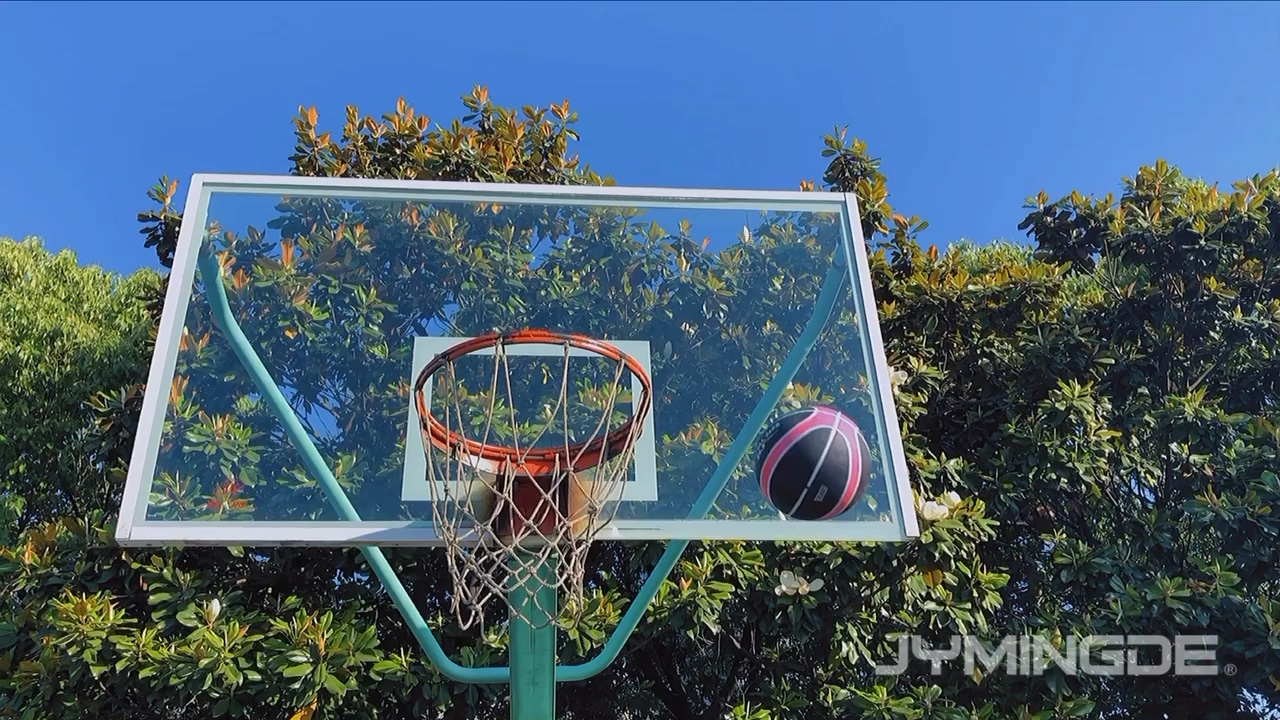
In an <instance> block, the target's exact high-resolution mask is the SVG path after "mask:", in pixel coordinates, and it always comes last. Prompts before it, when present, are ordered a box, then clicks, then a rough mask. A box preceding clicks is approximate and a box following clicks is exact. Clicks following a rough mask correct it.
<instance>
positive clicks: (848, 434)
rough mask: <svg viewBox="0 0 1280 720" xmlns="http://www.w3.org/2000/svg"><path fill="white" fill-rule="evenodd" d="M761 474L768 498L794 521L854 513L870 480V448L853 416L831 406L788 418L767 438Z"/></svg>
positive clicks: (762, 446) (797, 412)
mask: <svg viewBox="0 0 1280 720" xmlns="http://www.w3.org/2000/svg"><path fill="white" fill-rule="evenodd" d="M756 474H757V475H758V476H759V478H760V489H761V490H763V491H764V496H765V497H766V498H768V499H769V502H770V503H773V506H774V507H776V508H777V509H778V511H779V512H781V513H782V514H783V515H786V516H787V517H789V518H793V519H795V520H830V519H832V518H835V517H839V516H840V515H841V514H843V513H845V512H846V511H848V509H849V508H851V507H853V505H854V503H856V502H857V501H858V498H860V497H861V496H862V493H863V492H864V491H865V490H866V488H867V484H868V481H869V479H870V476H871V447H870V446H869V445H868V444H867V439H866V438H865V437H864V436H863V434H862V431H861V430H859V429H858V425H857V423H855V422H854V421H853V420H852V419H851V418H850V417H849V416H848V415H845V414H844V413H842V412H840V411H839V410H836V409H835V408H832V407H828V406H826V405H815V406H812V407H807V408H803V409H800V410H795V411H792V412H789V413H787V414H785V415H783V416H782V417H780V418H778V419H777V420H776V421H774V423H773V425H771V426H770V427H769V428H768V429H767V430H766V431H765V433H764V439H763V440H762V441H761V444H760V456H759V458H757V460H756Z"/></svg>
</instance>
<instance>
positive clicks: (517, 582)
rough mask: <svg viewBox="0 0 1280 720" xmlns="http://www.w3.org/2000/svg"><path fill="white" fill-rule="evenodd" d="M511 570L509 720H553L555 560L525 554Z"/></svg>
mask: <svg viewBox="0 0 1280 720" xmlns="http://www.w3.org/2000/svg"><path fill="white" fill-rule="evenodd" d="M510 567H511V586H510V589H509V590H508V594H509V597H508V599H509V600H510V605H511V615H510V619H511V621H510V623H509V625H508V638H509V642H510V645H511V649H510V656H511V657H510V660H511V720H555V716H556V626H555V624H554V622H555V619H556V617H557V615H558V612H557V609H558V599H559V598H558V594H557V592H556V568H555V558H554V556H551V557H538V556H537V555H534V554H532V553H526V554H524V555H517V556H516V557H514V558H512V560H511V565H510Z"/></svg>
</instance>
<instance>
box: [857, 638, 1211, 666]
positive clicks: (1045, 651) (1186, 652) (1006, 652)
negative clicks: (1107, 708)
mask: <svg viewBox="0 0 1280 720" xmlns="http://www.w3.org/2000/svg"><path fill="white" fill-rule="evenodd" d="M1217 655H1218V636H1217V635H1175V636H1173V637H1166V636H1163V635H1091V636H1087V637H1075V636H1069V637H1065V638H1064V637H1061V636H1058V637H1056V638H1055V637H1051V636H1048V635H1009V636H1006V637H1004V638H1001V639H1000V640H998V641H992V640H983V639H981V638H978V637H976V636H972V635H953V636H951V639H950V642H949V644H946V645H942V644H936V645H931V644H930V643H929V642H928V641H927V640H925V639H924V638H921V637H919V636H914V635H903V636H900V637H899V638H898V643H897V655H896V657H895V658H893V660H892V662H890V663H888V664H878V665H875V670H876V674H878V675H900V674H902V673H904V672H906V671H907V668H908V667H909V666H910V664H911V661H912V660H916V661H919V662H927V663H929V670H930V672H931V673H932V674H934V675H938V674H941V673H942V668H943V665H944V664H952V663H962V664H963V669H964V672H965V673H966V674H968V675H973V674H975V671H977V672H981V673H982V674H983V675H988V674H991V673H993V672H1005V673H1008V674H1010V675H1040V674H1043V673H1044V671H1045V670H1047V669H1048V668H1050V667H1057V668H1059V669H1060V670H1061V671H1062V672H1063V673H1065V674H1067V675H1217V674H1218V673H1219V672H1222V673H1225V674H1227V675H1233V674H1235V667H1234V666H1232V665H1226V666H1222V667H1220V666H1219V665H1218V657H1217Z"/></svg>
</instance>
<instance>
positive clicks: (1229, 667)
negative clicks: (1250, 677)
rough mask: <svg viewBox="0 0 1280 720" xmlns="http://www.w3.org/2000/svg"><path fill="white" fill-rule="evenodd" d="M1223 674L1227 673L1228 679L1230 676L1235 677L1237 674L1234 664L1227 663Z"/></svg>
mask: <svg viewBox="0 0 1280 720" xmlns="http://www.w3.org/2000/svg"><path fill="white" fill-rule="evenodd" d="M1222 672H1224V673H1226V675H1227V677H1230V676H1232V675H1235V674H1236V666H1235V665H1234V664H1233V663H1227V664H1226V665H1225V666H1224V667H1223V668H1222Z"/></svg>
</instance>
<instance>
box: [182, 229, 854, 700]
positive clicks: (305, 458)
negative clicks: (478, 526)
mask: <svg viewBox="0 0 1280 720" xmlns="http://www.w3.org/2000/svg"><path fill="white" fill-rule="evenodd" d="M199 264H200V277H201V279H202V280H203V281H204V286H205V291H206V293H207V295H208V300H209V305H210V308H211V310H212V312H213V316H214V318H215V319H216V320H217V322H218V325H219V326H220V327H221V328H222V331H223V332H224V333H225V334H226V336H227V340H228V341H229V342H230V344H231V348H232V350H233V351H234V352H235V354H236V356H237V357H238V358H239V359H240V362H241V363H242V364H243V365H244V367H245V369H246V370H247V371H248V373H249V376H250V377H251V378H252V379H253V382H254V384H255V385H256V386H257V387H258V390H259V392H261V393H262V397H263V399H264V400H265V401H266V403H267V405H268V406H269V407H270V408H271V411H272V412H273V413H274V414H275V415H276V417H277V418H278V419H279V420H280V423H281V425H283V427H284V431H285V434H286V435H287V436H288V437H289V441H290V442H291V443H292V444H293V446H294V447H295V448H296V449H297V450H298V452H299V453H300V454H301V456H302V462H303V464H304V465H305V466H306V468H307V471H308V472H310V473H311V475H312V476H313V477H315V478H316V480H317V481H318V482H319V483H320V486H321V487H322V488H323V489H324V492H325V494H326V495H327V496H328V498H329V502H330V503H332V505H333V507H334V509H335V510H336V511H337V512H338V515H339V516H340V517H341V518H342V519H343V520H345V521H348V522H360V515H359V513H358V512H357V511H356V509H355V506H353V505H352V504H351V501H350V500H349V499H348V498H347V495H346V493H345V492H344V491H343V489H342V487H341V486H340V485H339V484H338V481H337V479H336V478H334V476H333V472H332V471H331V470H330V469H329V466H328V464H327V463H325V461H324V459H323V458H322V457H321V455H320V451H319V450H318V449H316V446H315V443H313V442H312V441H311V438H310V437H309V436H308V435H307V431H306V429H305V428H303V426H302V423H301V422H300V421H299V420H298V417H297V415H296V414H295V413H294V411H293V408H291V407H290V406H289V403H288V401H287V400H286V399H285V397H284V394H283V393H282V392H281V391H280V387H279V385H278V384H277V383H276V381H275V380H274V379H272V377H271V373H270V372H269V371H268V370H267V368H266V366H265V365H263V363H262V359H261V358H259V357H258V354H257V352H255V351H254V349H253V345H252V344H251V343H250V342H249V339H248V338H247V337H245V334H244V331H243V330H242V329H241V328H240V325H239V324H238V323H237V322H236V319H235V317H234V315H232V313H231V306H230V304H229V302H228V300H227V294H226V288H225V287H224V286H223V283H222V269H221V267H220V266H219V264H218V260H217V258H216V257H215V256H214V255H212V254H210V253H208V252H201V253H200V258H199ZM848 275H849V272H848V268H847V267H846V264H845V259H844V256H843V254H842V253H840V252H837V253H836V261H835V262H833V263H832V266H831V267H830V268H829V269H828V271H827V275H826V278H825V279H824V280H823V283H822V290H821V292H820V293H819V295H818V299H817V302H816V303H815V304H814V309H813V315H812V316H811V317H810V318H809V322H808V324H806V325H805V328H804V331H803V332H802V333H801V334H800V337H799V339H798V340H797V342H796V345H795V347H793V348H792V349H791V352H790V354H788V355H787V358H786V360H785V361H783V363H782V367H781V368H779V370H778V373H777V374H776V375H775V376H774V378H773V380H772V381H771V382H770V383H769V387H768V388H767V389H766V390H765V392H764V395H763V396H762V397H761V398H760V400H759V402H757V403H756V406H755V409H754V410H752V411H751V414H750V415H749V416H748V417H747V421H746V423H745V424H744V426H743V428H742V431H741V432H739V433H738V436H737V437H736V438H735V439H734V441H733V443H732V444H731V445H730V446H729V449H728V450H727V451H726V452H725V455H724V458H723V459H721V461H720V464H719V465H718V466H717V467H716V471H715V473H714V474H712V476H711V479H710V480H709V481H708V482H707V486H706V488H705V489H704V490H703V491H702V494H701V495H700V496H699V497H698V499H697V501H695V502H694V504H693V508H692V509H691V510H690V513H689V517H690V518H692V519H696V518H701V517H704V516H705V515H706V514H707V512H708V511H709V510H710V509H711V507H712V505H714V504H715V501H716V498H717V497H718V496H719V495H720V492H721V491H722V490H723V489H724V486H725V485H726V484H727V483H728V482H729V477H730V475H732V473H733V470H734V468H735V467H736V466H737V465H738V463H739V462H740V461H741V460H742V458H743V457H744V456H746V454H747V451H748V450H750V448H751V444H752V443H753V442H755V439H756V436H757V435H758V434H759V433H760V431H761V430H762V429H763V428H764V425H765V423H766V422H767V421H768V419H769V414H770V413H771V412H773V408H774V407H775V406H776V405H777V404H778V401H779V400H781V399H782V394H783V392H784V391H785V389H786V387H787V384H788V383H790V382H791V380H792V379H793V378H794V377H795V375H796V373H797V372H798V371H799V370H800V366H801V365H802V364H803V363H804V360H805V358H806V357H807V356H808V355H809V352H810V351H811V350H812V349H813V347H814V345H816V344H817V342H818V338H819V336H821V334H822V330H823V328H825V327H826V325H827V322H828V321H829V320H830V317H831V314H832V312H833V311H834V309H835V307H836V301H837V300H838V299H839V297H840V293H841V291H842V290H843V288H844V283H845V281H846V279H847V278H848ZM689 542H690V541H689V540H672V541H671V542H670V543H668V545H667V548H666V551H664V552H663V554H662V557H661V558H659V560H658V563H657V565H655V566H654V569H653V572H652V573H650V574H649V577H648V578H647V579H646V580H645V582H644V585H643V586H641V588H640V590H639V592H638V593H636V597H635V599H634V600H632V602H631V604H630V605H629V606H628V607H627V611H626V613H625V614H624V615H623V616H622V619H621V621H619V623H618V627H617V628H615V629H614V632H613V633H612V634H611V635H610V636H609V639H608V640H607V641H606V642H605V644H604V647H603V648H601V650H600V654H599V655H597V656H596V657H594V658H592V659H591V660H589V661H587V662H584V663H580V664H577V665H563V666H557V667H556V673H555V679H556V682H575V681H580V680H586V679H587V678H590V677H592V676H595V675H597V674H599V673H600V672H602V671H603V670H604V669H605V668H607V667H608V666H609V665H610V664H611V663H612V662H613V661H614V660H615V659H617V657H618V655H619V654H620V653H621V652H622V648H623V646H625V645H626V643H627V640H628V639H629V638H630V637H631V633H632V632H634V631H635V629H636V627H637V626H638V625H639V624H640V619H641V618H642V617H643V616H644V613H645V611H646V610H647V609H648V606H649V603H650V602H652V601H653V598H654V597H655V596H656V595H657V594H658V589H659V588H660V587H661V585H662V582H663V581H664V580H666V578H667V576H668V575H670V573H671V571H672V570H673V569H674V568H675V565H676V562H677V561H679V559H680V555H681V554H682V553H683V552H684V550H685V548H687V547H688V546H689ZM360 552H361V553H362V554H363V555H364V557H365V560H366V561H367V562H368V563H369V567H370V569H372V570H373V574H374V575H375V576H376V577H377V578H378V581H379V582H381V583H382V586H383V587H384V588H386V591H387V594H388V595H389V596H390V597H391V602H392V603H393V604H394V605H395V606H396V609H397V610H399V611H400V614H401V615H402V616H403V617H404V620H405V623H406V624H407V625H408V626H409V630H410V632H412V633H413V636H414V637H415V638H417V640H418V644H419V645H421V646H422V649H423V651H424V652H426V654H427V658H428V659H429V660H431V662H432V664H434V665H435V666H436V667H437V668H439V669H440V672H441V673H443V674H444V675H445V676H446V677H448V678H450V679H451V680H454V681H457V682H460V683H469V684H478V685H492V684H504V683H507V682H509V681H510V679H511V669H510V668H508V667H483V668H477V667H466V666H464V665H460V664H458V663H457V662H455V661H454V660H453V659H451V658H450V657H449V656H448V655H446V654H445V652H444V648H442V647H441V646H440V643H439V641H438V640H436V637H435V634H434V633H432V632H431V628H430V626H428V625H427V622H426V620H425V619H424V618H423V617H422V613H421V612H419V611H418V608H417V606H416V605H414V603H413V599H412V598H411V597H410V596H409V593H408V591H407V590H406V589H405V587H404V584H403V583H401V582H400V578H399V576H398V575H396V572H395V570H393V569H392V567H391V564H390V563H389V562H387V558H386V555H384V554H383V552H382V550H381V549H380V548H378V547H374V546H364V547H361V548H360Z"/></svg>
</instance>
